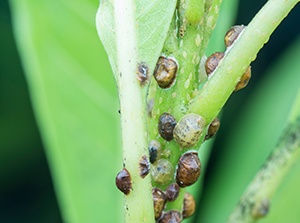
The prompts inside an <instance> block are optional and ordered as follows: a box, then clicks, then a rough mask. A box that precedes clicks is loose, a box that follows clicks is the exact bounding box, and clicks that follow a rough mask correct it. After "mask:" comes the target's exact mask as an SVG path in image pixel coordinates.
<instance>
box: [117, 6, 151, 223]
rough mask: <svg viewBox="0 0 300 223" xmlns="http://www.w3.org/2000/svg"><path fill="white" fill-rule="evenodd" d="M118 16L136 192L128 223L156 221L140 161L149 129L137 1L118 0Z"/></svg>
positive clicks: (125, 124) (128, 160) (126, 141)
mask: <svg viewBox="0 0 300 223" xmlns="http://www.w3.org/2000/svg"><path fill="white" fill-rule="evenodd" d="M114 14H115V33H116V43H117V47H116V48H117V64H118V68H117V69H118V71H117V75H119V82H118V83H119V85H118V87H119V98H120V105H121V126H122V143H123V162H124V166H125V167H126V168H127V170H128V171H129V173H130V175H131V180H132V191H131V192H130V194H129V195H127V196H125V222H127V223H131V222H154V213H153V201H152V193H151V181H150V177H149V176H147V177H146V178H145V179H142V178H141V177H140V176H139V168H138V166H139V165H138V163H139V160H140V158H141V157H142V156H143V155H147V154H148V152H147V143H146V139H147V138H146V137H147V136H146V127H145V126H146V122H145V120H146V118H145V115H146V109H145V107H146V106H145V104H144V101H145V100H144V97H143V94H142V88H141V86H140V84H139V82H138V80H137V78H136V69H137V61H138V60H137V58H138V47H137V40H136V38H137V35H136V27H135V12H134V1H133V0H115V1H114ZM124 39H126V44H124ZM128 58H130V59H128Z"/></svg>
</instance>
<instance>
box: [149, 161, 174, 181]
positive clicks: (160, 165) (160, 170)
mask: <svg viewBox="0 0 300 223" xmlns="http://www.w3.org/2000/svg"><path fill="white" fill-rule="evenodd" d="M151 176H152V179H153V180H154V181H155V182H156V183H159V184H168V183H170V181H172V179H173V176H174V167H173V166H172V164H171V163H170V162H169V161H168V160H166V159H160V160H158V161H157V162H156V163H155V164H154V165H153V166H152V167H151Z"/></svg>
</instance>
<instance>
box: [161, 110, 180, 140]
mask: <svg viewBox="0 0 300 223" xmlns="http://www.w3.org/2000/svg"><path fill="white" fill-rule="evenodd" d="M175 125H176V120H175V118H174V117H173V116H172V115H171V114H170V113H166V112H165V113H162V114H161V116H160V117H159V120H158V132H159V134H160V136H161V137H162V138H163V139H165V140H167V141H171V140H172V139H173V130H174V127H175Z"/></svg>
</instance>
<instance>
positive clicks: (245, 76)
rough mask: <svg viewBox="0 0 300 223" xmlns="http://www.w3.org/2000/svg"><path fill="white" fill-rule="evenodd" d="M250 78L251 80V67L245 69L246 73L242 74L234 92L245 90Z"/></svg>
mask: <svg viewBox="0 0 300 223" xmlns="http://www.w3.org/2000/svg"><path fill="white" fill-rule="evenodd" d="M250 78H251V66H249V67H248V68H247V70H246V72H245V73H244V74H243V76H242V77H241V79H240V81H239V82H238V83H237V84H236V86H235V89H234V91H238V90H241V89H243V88H245V87H246V86H247V85H248V83H249V81H250Z"/></svg>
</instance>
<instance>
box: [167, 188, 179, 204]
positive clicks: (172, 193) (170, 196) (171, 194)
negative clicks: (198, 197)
mask: <svg viewBox="0 0 300 223" xmlns="http://www.w3.org/2000/svg"><path fill="white" fill-rule="evenodd" d="M179 191H180V187H179V186H178V184H177V183H172V184H170V185H169V186H168V187H167V189H166V197H167V200H168V201H170V202H172V201H175V200H176V198H177V197H178V195H179Z"/></svg>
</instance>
